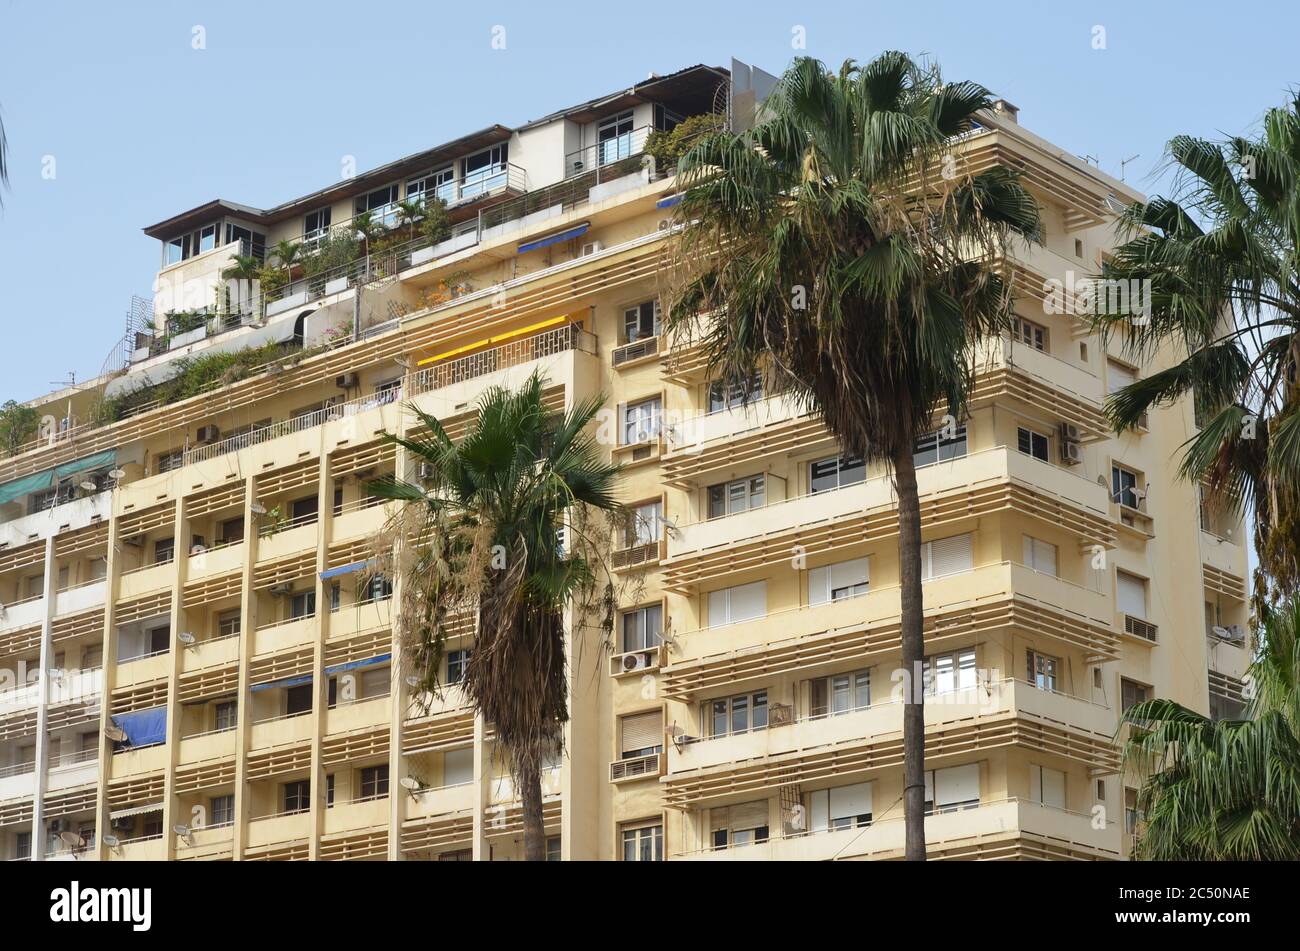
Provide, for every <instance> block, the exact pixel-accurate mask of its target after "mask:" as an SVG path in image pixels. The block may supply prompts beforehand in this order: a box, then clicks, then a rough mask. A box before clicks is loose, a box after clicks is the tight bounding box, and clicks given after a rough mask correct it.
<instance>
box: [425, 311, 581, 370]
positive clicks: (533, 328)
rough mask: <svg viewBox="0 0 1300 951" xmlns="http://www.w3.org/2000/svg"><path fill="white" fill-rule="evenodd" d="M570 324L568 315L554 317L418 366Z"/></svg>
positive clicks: (442, 354) (473, 344) (471, 344)
mask: <svg viewBox="0 0 1300 951" xmlns="http://www.w3.org/2000/svg"><path fill="white" fill-rule="evenodd" d="M568 322H569V318H568V316H567V315H565V316H562V317H552V318H551V319H550V320H543V321H541V322H540V323H536V324H529V325H528V326H527V327H520V328H519V329H518V330H511V331H508V332H507V333H503V334H497V335H496V336H494V337H488V338H486V339H484V340H475V341H474V342H473V343H467V344H465V345H464V346H462V347H456V348H455V349H454V350H447V351H444V352H443V353H440V354H438V355H437V356H435V357H426V358H425V359H423V360H421V361H419V363H418V364H417V366H422V367H423V366H428V365H429V364H430V363H441V362H442V361H443V360H448V359H450V358H451V357H458V356H461V355H462V354H465V353H469V352H470V351H471V350H478V349H481V348H482V347H491V346H494V345H496V344H499V343H505V342H506V341H507V340H514V339H516V338H518V337H526V336H528V335H529V334H531V333H536V332H537V331H539V330H545V329H546V328H548V327H558V326H559V325H560V324H565V323H568Z"/></svg>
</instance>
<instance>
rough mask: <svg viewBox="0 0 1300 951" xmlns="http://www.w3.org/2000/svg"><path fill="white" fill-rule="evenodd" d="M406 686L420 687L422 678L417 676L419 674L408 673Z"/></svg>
mask: <svg viewBox="0 0 1300 951" xmlns="http://www.w3.org/2000/svg"><path fill="white" fill-rule="evenodd" d="M406 686H408V687H418V686H420V678H419V677H417V676H415V674H407V675H406Z"/></svg>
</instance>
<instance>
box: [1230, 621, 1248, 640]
mask: <svg viewBox="0 0 1300 951" xmlns="http://www.w3.org/2000/svg"><path fill="white" fill-rule="evenodd" d="M1227 640H1230V641H1237V642H1241V643H1244V642H1245V640H1246V629H1245V628H1244V627H1242V626H1241V625H1240V624H1229V625H1228V636H1227Z"/></svg>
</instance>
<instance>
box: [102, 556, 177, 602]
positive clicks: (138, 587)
mask: <svg viewBox="0 0 1300 951" xmlns="http://www.w3.org/2000/svg"><path fill="white" fill-rule="evenodd" d="M175 581H176V563H175V561H174V559H171V558H169V559H167V560H166V561H162V562H155V563H151V564H147V565H141V566H140V567H138V568H131V569H128V570H126V571H123V572H122V575H121V578H120V579H119V581H118V594H117V599H118V600H119V601H131V600H134V599H136V598H139V597H142V596H144V595H146V594H152V593H154V592H156V591H163V590H165V589H167V588H169V587H171V586H172V585H173V584H174V583H175Z"/></svg>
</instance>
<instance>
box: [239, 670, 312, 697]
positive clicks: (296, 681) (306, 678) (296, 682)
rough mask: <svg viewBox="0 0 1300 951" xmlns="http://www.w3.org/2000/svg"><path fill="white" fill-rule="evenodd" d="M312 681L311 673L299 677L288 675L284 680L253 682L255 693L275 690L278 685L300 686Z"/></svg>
mask: <svg viewBox="0 0 1300 951" xmlns="http://www.w3.org/2000/svg"><path fill="white" fill-rule="evenodd" d="M309 683H311V674H302V675H300V676H298V677H286V678H284V679H283V680H272V681H271V682H270V683H265V684H253V687H252V690H253V693H257V691H259V690H275V689H276V688H277V687H300V686H302V685H303V684H309Z"/></svg>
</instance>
